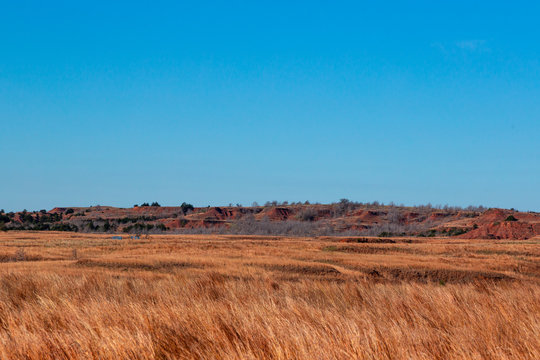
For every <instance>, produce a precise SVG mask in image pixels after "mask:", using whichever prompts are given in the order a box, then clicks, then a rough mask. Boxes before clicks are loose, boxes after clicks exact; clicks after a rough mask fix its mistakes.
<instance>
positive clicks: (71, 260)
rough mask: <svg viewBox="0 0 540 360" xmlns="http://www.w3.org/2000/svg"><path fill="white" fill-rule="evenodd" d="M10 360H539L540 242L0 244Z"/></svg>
mask: <svg viewBox="0 0 540 360" xmlns="http://www.w3.org/2000/svg"><path fill="white" fill-rule="evenodd" d="M0 261H1V264H0V269H1V270H0V358H2V359H539V358H540V239H533V240H519V241H509V240H461V239H448V238H447V239H437V238H430V239H392V240H384V239H378V238H358V239H354V238H350V239H343V238H341V239H340V238H330V237H328V238H284V237H261V236H218V235H215V236H214V235H163V236H158V235H152V236H151V237H149V238H144V237H143V238H141V239H136V240H131V239H129V238H126V237H125V236H124V238H123V239H122V240H113V239H111V236H110V235H95V234H93V235H88V234H78V233H53V232H50V233H47V232H35V233H34V232H8V233H0Z"/></svg>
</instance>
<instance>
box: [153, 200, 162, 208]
mask: <svg viewBox="0 0 540 360" xmlns="http://www.w3.org/2000/svg"><path fill="white" fill-rule="evenodd" d="M152 206H157V207H159V206H161V205H159V203H158V202H157V201H154V202H153V203H152Z"/></svg>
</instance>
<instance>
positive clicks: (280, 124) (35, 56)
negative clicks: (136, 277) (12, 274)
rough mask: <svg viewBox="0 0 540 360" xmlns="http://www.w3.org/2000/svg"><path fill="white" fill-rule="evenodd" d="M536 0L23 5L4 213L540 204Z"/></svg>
mask: <svg viewBox="0 0 540 360" xmlns="http://www.w3.org/2000/svg"><path fill="white" fill-rule="evenodd" d="M539 19H540V5H539V3H538V2H536V1H528V2H525V1H513V2H508V1H482V2H475V1H445V2H441V1H418V2H414V3H413V2H404V1H396V2H389V1H365V2H359V1H350V2H344V1H343V2H336V1H305V2H294V1H293V2H291V1H268V2H263V1H257V2H253V1H249V2H248V1H245V2H240V1H222V2H206V3H203V2H199V1H193V2H191V3H187V2H181V1H129V2H127V1H126V2H116V1H92V2H90V1H89V2H85V3H84V4H83V3H82V2H79V1H77V2H75V1H47V2H42V1H13V2H6V1H4V2H2V3H1V7H0V153H1V154H2V165H1V170H0V208H4V209H6V210H21V209H23V208H26V209H29V210H31V209H32V210H34V209H42V208H46V209H50V208H52V207H54V206H87V205H96V204H101V205H115V206H132V205H133V204H135V203H141V202H144V201H148V202H151V201H159V202H160V203H161V204H162V205H177V204H179V203H181V202H183V201H187V202H190V203H193V204H195V205H200V206H206V205H220V204H221V205H223V204H228V203H242V204H251V202H252V201H258V202H264V201H266V200H280V201H282V200H288V201H299V200H302V201H304V200H306V199H309V200H310V201H319V202H330V201H334V200H338V199H340V198H344V197H345V198H349V199H351V200H357V201H373V200H378V201H380V202H386V203H387V202H390V201H394V202H395V203H405V204H419V203H428V202H431V203H432V204H446V203H448V204H450V205H469V204H483V205H485V206H497V207H507V208H510V207H515V208H518V209H520V210H540V26H539V23H538V21H539Z"/></svg>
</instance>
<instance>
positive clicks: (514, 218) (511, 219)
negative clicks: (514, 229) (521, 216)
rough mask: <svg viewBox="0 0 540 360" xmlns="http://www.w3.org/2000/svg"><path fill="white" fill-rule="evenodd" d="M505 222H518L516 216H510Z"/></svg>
mask: <svg viewBox="0 0 540 360" xmlns="http://www.w3.org/2000/svg"><path fill="white" fill-rule="evenodd" d="M504 221H518V219H516V217H515V216H514V215H509V216H508V217H507V218H506V219H504Z"/></svg>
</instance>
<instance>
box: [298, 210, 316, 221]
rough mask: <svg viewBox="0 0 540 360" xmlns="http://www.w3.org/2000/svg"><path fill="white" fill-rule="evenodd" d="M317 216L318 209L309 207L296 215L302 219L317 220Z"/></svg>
mask: <svg viewBox="0 0 540 360" xmlns="http://www.w3.org/2000/svg"><path fill="white" fill-rule="evenodd" d="M316 217H317V210H315V209H313V208H311V207H308V208H306V209H303V210H301V211H299V212H298V215H296V218H297V219H298V220H300V221H315V218H316Z"/></svg>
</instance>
